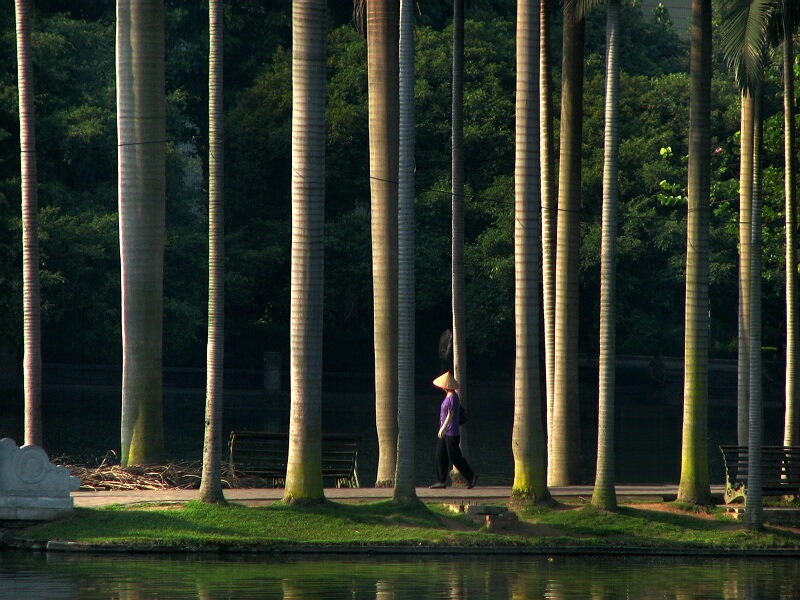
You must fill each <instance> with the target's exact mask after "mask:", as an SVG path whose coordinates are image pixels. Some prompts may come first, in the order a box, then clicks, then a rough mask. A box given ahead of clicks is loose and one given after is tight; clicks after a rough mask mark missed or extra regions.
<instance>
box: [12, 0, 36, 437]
mask: <svg viewBox="0 0 800 600" xmlns="http://www.w3.org/2000/svg"><path fill="white" fill-rule="evenodd" d="M31 4H32V2H30V1H29V0H16V1H15V3H14V10H15V17H16V29H17V88H18V90H19V151H20V168H21V172H20V187H21V193H22V310H23V330H24V331H23V345H24V358H23V380H24V390H25V443H26V444H35V445H37V446H41V445H42V333H41V292H40V284H39V236H38V233H37V227H38V225H37V224H38V221H39V217H38V215H39V199H38V193H37V186H38V181H37V176H36V131H35V124H34V94H33V59H32V57H31V13H30V8H31Z"/></svg>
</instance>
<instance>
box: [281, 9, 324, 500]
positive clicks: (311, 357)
mask: <svg viewBox="0 0 800 600" xmlns="http://www.w3.org/2000/svg"><path fill="white" fill-rule="evenodd" d="M326 32H327V10H326V3H325V0H294V1H293V2H292V272H291V281H292V283H291V314H290V334H291V339H290V352H291V358H290V384H291V392H290V395H291V414H290V417H289V458H288V461H287V468H286V491H285V493H284V496H283V500H284V502H286V503H292V502H321V501H323V500H324V499H325V494H324V490H323V485H322V301H323V292H324V280H323V274H324V262H323V230H324V217H325V77H326V66H327V65H326Z"/></svg>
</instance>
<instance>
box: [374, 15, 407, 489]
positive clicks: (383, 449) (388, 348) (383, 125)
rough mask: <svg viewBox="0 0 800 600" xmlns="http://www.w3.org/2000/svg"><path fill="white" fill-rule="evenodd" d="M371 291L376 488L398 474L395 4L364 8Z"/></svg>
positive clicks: (397, 30) (389, 484) (397, 19)
mask: <svg viewBox="0 0 800 600" xmlns="http://www.w3.org/2000/svg"><path fill="white" fill-rule="evenodd" d="M366 9H367V57H368V58H367V77H368V81H369V165H370V191H371V199H372V209H371V211H370V215H371V220H372V221H371V225H372V290H373V299H374V305H375V309H374V313H373V323H374V330H375V338H374V347H375V421H376V428H377V432H378V474H377V479H376V482H375V486H376V487H392V486H393V485H394V476H395V471H396V470H397V302H398V297H397V269H398V266H397V169H398V148H399V146H398V144H399V140H398V130H399V127H400V125H399V110H400V109H399V104H398V103H399V96H398V94H399V89H398V85H399V83H398V77H399V75H398V70H399V68H400V64H399V61H400V58H399V36H400V2H399V0H387V1H385V2H375V1H374V0H371V1H368V2H366Z"/></svg>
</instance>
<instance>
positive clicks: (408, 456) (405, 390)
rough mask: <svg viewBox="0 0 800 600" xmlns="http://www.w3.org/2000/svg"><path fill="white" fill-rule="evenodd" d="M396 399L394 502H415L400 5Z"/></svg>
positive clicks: (404, 32) (406, 41) (406, 50)
mask: <svg viewBox="0 0 800 600" xmlns="http://www.w3.org/2000/svg"><path fill="white" fill-rule="evenodd" d="M399 62H400V95H399V98H400V137H399V141H400V157H399V169H398V176H397V181H398V195H397V204H398V259H399V260H398V266H399V269H398V273H399V278H398V281H399V302H398V330H399V344H398V360H397V375H398V400H397V413H398V416H397V420H398V434H397V472H396V474H395V487H394V499H395V500H396V501H402V502H406V501H414V500H415V499H416V497H417V492H416V488H415V485H414V471H415V468H414V339H415V338H414V323H415V318H414V310H415V306H414V304H415V293H414V285H415V282H414V4H413V2H412V0H400V61H399Z"/></svg>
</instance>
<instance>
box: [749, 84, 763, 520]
mask: <svg viewBox="0 0 800 600" xmlns="http://www.w3.org/2000/svg"><path fill="white" fill-rule="evenodd" d="M762 93H763V91H762V86H761V84H757V85H756V88H755V90H754V91H753V92H752V94H753V103H754V104H755V109H754V112H755V114H756V119H755V126H754V127H753V209H752V215H753V225H752V227H751V231H750V264H751V266H752V269H753V270H752V277H751V281H750V310H751V313H750V406H749V411H748V414H749V419H748V423H749V430H748V436H747V446H748V452H747V509H746V510H745V522H746V523H747V528H748V529H750V530H758V529H761V528H762V527H763V525H764V514H763V504H764V502H763V498H762V492H761V481H762V476H761V446H762V443H763V437H764V434H763V430H762V423H763V412H762V406H763V394H762V375H761V363H762V360H761V207H762V205H763V201H762V197H763V194H762V183H761V182H762V175H761V147H762V141H763V135H764V134H763V129H764V127H763V123H762V119H761V96H762Z"/></svg>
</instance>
